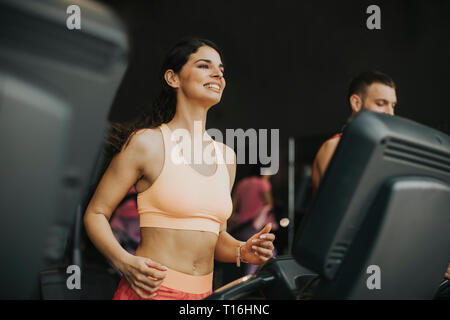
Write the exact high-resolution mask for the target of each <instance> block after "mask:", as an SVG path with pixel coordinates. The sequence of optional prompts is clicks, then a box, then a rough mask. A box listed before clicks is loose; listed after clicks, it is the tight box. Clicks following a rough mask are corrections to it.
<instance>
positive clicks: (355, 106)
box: [350, 93, 362, 113]
mask: <svg viewBox="0 0 450 320" xmlns="http://www.w3.org/2000/svg"><path fill="white" fill-rule="evenodd" d="M350 107H351V108H352V111H353V113H357V112H359V111H361V108H362V99H361V97H360V96H359V95H357V94H356V93H354V94H352V95H351V96H350Z"/></svg>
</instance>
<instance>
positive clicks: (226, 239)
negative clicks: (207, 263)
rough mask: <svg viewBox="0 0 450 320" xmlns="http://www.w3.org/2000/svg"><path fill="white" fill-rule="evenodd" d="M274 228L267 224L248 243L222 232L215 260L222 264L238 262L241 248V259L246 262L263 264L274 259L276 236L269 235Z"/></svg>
mask: <svg viewBox="0 0 450 320" xmlns="http://www.w3.org/2000/svg"><path fill="white" fill-rule="evenodd" d="M271 228H272V226H271V224H270V223H269V224H267V225H266V226H265V227H264V228H263V229H262V230H261V231H260V232H258V233H257V234H255V235H253V236H252V237H251V238H250V239H248V240H247V242H244V241H238V240H236V239H235V238H233V237H232V236H231V235H230V234H229V233H228V232H226V231H222V232H220V234H219V238H218V239H217V244H216V249H215V251H214V258H215V259H216V260H217V261H220V262H236V260H237V250H238V248H239V246H240V245H241V244H242V247H241V249H240V250H241V257H242V259H243V260H244V261H245V262H248V263H252V264H261V263H264V262H266V261H267V260H268V259H270V258H271V257H272V253H273V250H274V246H273V240H275V235H274V234H273V233H269V232H270V229H271Z"/></svg>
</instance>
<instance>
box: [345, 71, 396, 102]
mask: <svg viewBox="0 0 450 320" xmlns="http://www.w3.org/2000/svg"><path fill="white" fill-rule="evenodd" d="M372 83H381V84H384V85H387V86H388V87H391V88H393V89H395V83H394V80H392V78H391V77H390V76H388V75H387V74H384V73H382V72H378V71H366V72H363V73H361V74H359V75H357V76H356V77H355V78H353V80H352V82H351V83H350V87H349V88H348V96H347V101H349V100H348V99H350V97H351V96H352V95H353V94H355V93H356V94H357V95H359V96H361V97H364V95H365V93H366V89H367V87H368V86H370V85H371V84H372Z"/></svg>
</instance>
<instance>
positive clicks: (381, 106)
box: [311, 71, 397, 193]
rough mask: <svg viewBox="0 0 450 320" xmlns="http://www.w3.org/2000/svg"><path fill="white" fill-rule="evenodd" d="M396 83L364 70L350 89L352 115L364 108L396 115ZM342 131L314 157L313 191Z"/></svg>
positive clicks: (349, 98)
mask: <svg viewBox="0 0 450 320" xmlns="http://www.w3.org/2000/svg"><path fill="white" fill-rule="evenodd" d="M395 89H396V88H395V83H394V81H393V80H392V79H391V77H389V76H388V75H387V74H384V73H381V72H373V71H369V72H363V73H361V74H360V75H358V76H357V77H356V78H354V79H353V80H352V82H351V83H350V87H349V91H348V100H349V103H350V108H351V109H352V115H353V114H355V113H357V112H359V111H361V110H363V109H366V110H371V111H375V112H379V113H386V114H390V115H392V116H393V115H394V108H395V105H396V104H397V95H396V92H395ZM340 137H341V133H339V134H336V135H334V136H333V137H332V138H330V139H328V140H327V141H325V142H324V143H323V144H322V146H321V147H320V149H319V151H318V152H317V155H316V157H315V159H314V162H313V166H312V172H311V180H312V186H313V192H314V193H315V192H316V190H317V188H318V187H319V184H320V181H321V180H322V178H323V176H324V174H325V171H326V169H327V167H328V164H329V162H330V160H331V158H332V156H333V153H334V151H335V150H336V147H337V145H338V144H339V140H340Z"/></svg>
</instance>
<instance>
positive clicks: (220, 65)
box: [194, 59, 224, 68]
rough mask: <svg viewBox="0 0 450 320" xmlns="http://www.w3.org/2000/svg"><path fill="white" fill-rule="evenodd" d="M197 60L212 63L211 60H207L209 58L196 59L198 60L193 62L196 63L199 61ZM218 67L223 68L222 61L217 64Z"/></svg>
mask: <svg viewBox="0 0 450 320" xmlns="http://www.w3.org/2000/svg"><path fill="white" fill-rule="evenodd" d="M199 61H205V62H207V63H211V64H212V61H211V60H209V59H198V60H197V61H195V62H194V63H197V62H199ZM219 67H222V68H224V66H223V63H221V64H219Z"/></svg>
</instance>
